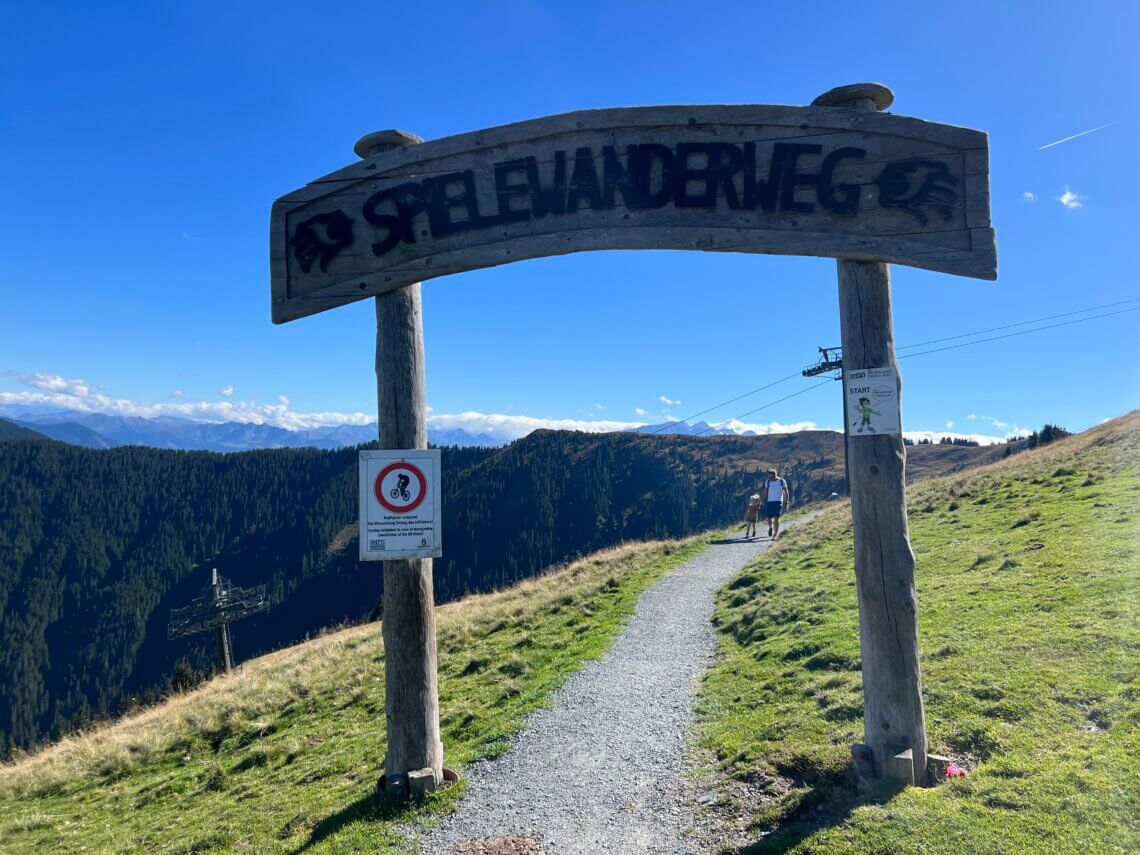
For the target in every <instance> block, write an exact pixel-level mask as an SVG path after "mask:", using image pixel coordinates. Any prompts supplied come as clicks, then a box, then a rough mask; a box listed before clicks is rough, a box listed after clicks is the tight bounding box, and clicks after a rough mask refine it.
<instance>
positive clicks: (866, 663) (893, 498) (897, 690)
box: [812, 83, 927, 784]
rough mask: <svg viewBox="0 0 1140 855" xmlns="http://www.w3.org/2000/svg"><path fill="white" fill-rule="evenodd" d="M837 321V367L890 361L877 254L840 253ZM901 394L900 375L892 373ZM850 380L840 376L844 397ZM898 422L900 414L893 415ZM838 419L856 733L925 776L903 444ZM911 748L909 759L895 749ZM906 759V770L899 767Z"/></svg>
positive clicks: (879, 761)
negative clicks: (844, 476)
mask: <svg viewBox="0 0 1140 855" xmlns="http://www.w3.org/2000/svg"><path fill="white" fill-rule="evenodd" d="M893 100H894V94H893V93H892V92H891V90H890V89H888V88H886V87H885V86H881V85H879V84H876V83H862V84H855V85H852V86H841V87H839V88H838V89H832V90H830V91H829V92H825V93H824V94H823V95H821V96H819V97H818V98H816V99H815V101H813V102H812V104H813V105H814V106H831V107H847V108H851V109H857V110H884V109H886V108H887V107H888V106H890V104H891V102H892V101H893ZM837 265H838V269H839V324H840V330H841V334H842V345H843V368H844V372H847V371H850V370H852V369H858V368H894V369H895V376H896V377H899V375H898V364H897V362H896V360H895V349H894V332H893V329H892V326H891V276H890V268H889V267H888V266H887V265H886V264H884V263H881V262H874V261H838V262H837ZM898 390H899V399H901V393H902V380H901V378H900V379H899V380H898ZM846 395H847V390H846V383H844V398H845V399H846ZM900 423H901V422H900ZM850 429H851V426H850V425H849V424H845V425H844V436H845V439H846V450H847V471H848V474H849V479H850V480H849V485H848V486H849V489H850V492H851V516H852V520H853V523H854V533H855V577H856V580H857V586H858V595H859V646H860V651H861V654H862V660H863V733H864V739H865V740H866V743H867V745H868V746H869V747H870V749H871V752H872V754H873V758H874V763H875V767H876V771H877V772H878V773H879V774H881V775H882V774H885V775H888V776H890V777H896V778H899V779H902V780H905V781H907V782H908V783H909V782H914V783H918V784H925V783H926V782H927V774H926V762H927V761H926V753H927V751H926V749H927V744H926V723H925V715H924V712H923V707H922V679H921V675H920V672H919V652H918V602H917V598H916V596H915V589H914V553H913V552H912V551H911V548H910V538H909V534H908V529H907V516H906V489H905V480H904V475H905V466H906V446H905V444H904V443H903V437H902V434H901V432H900V433H898V434H895V435H887V436H882V435H875V436H855V437H852V436H851V435H850V433H849V431H850ZM907 752H910V756H909V762H908V763H903V762H902V758H903V757H905V755H906V753H907ZM905 765H910V767H911V769H910V773H909V774H902V773H901V770H902V767H903V766H905Z"/></svg>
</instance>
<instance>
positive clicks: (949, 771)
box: [946, 763, 970, 778]
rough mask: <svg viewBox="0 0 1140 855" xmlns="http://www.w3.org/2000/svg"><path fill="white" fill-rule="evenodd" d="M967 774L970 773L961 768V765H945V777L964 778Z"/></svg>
mask: <svg viewBox="0 0 1140 855" xmlns="http://www.w3.org/2000/svg"><path fill="white" fill-rule="evenodd" d="M969 774H970V773H969V772H967V771H966V770H965V769H963V768H962V767H961V766H956V765H954V764H953V763H951V764H950V765H949V766H947V767H946V777H947V778H965V777H966V776H967V775H969Z"/></svg>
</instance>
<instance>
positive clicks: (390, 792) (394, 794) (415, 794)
mask: <svg viewBox="0 0 1140 855" xmlns="http://www.w3.org/2000/svg"><path fill="white" fill-rule="evenodd" d="M458 780H459V775H458V774H457V773H456V772H455V770H453V769H447V768H445V769H444V770H443V777H442V779H441V780H440V782H439V783H436V778H435V774H434V773H433V772H432V769H431V767H430V766H427V767H425V768H423V769H417V770H416V771H415V772H408V773H406V774H402V775H400V774H397V775H381V776H380V780H379V781H377V782H376V794H377V795H378V796H380V797H383V798H386V799H391V800H392V801H395V802H402V801H406V800H407V799H409V798H411V799H416V800H420V799H423V798H425V797H426V796H427V795H428V794H429V793H434V792H435V791H436V790H440V789H443V788H444V787H447V786H450V785H451V784H454V783H455V782H456V781H458Z"/></svg>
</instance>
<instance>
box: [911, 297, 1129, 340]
mask: <svg viewBox="0 0 1140 855" xmlns="http://www.w3.org/2000/svg"><path fill="white" fill-rule="evenodd" d="M1128 303H1140V297H1133V298H1132V299H1131V300H1121V301H1120V302H1118V303H1105V304H1104V305H1103V306H1089V307H1088V308H1087V309H1077V310H1076V311H1073V312H1062V313H1061V314H1059V315H1046V316H1045V317H1043V318H1034V319H1033V320H1031V321H1019V322H1018V323H1016V324H1005V325H1004V326H1000V327H990V328H989V329H988V330H975V331H974V332H968V333H961V334H960V335H949V336H946V337H945V338H932V339H931V340H930V341H920V342H916V343H915V344H904V345H902V346H901V347H899V348H896V349H897V350H910V349H911V348H912V347H924V346H926V345H928V344H939V343H941V342H944V341H954V340H955V339H959V338H970V337H971V336H975V335H982V334H984V333H989V332H998V331H999V330H1008V329H1013V328H1014V327H1024V326H1028V325H1029V324H1039V323H1041V322H1043V321H1055V320H1056V319H1057V318H1069V317H1072V316H1073V315H1083V314H1084V313H1085V312H1096V311H1099V310H1100V309H1112V308H1115V307H1116V306H1125V305H1127V304H1128ZM1129 311H1131V310H1129ZM1098 317H1099V316H1098ZM1042 329H1048V327H1042Z"/></svg>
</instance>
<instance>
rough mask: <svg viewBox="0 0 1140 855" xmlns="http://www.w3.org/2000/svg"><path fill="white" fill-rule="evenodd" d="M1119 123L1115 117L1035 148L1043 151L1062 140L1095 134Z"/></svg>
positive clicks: (1066, 140)
mask: <svg viewBox="0 0 1140 855" xmlns="http://www.w3.org/2000/svg"><path fill="white" fill-rule="evenodd" d="M1119 123H1120V120H1119V119H1117V120H1116V121H1115V122H1109V123H1108V124H1107V125H1101V126H1100V127H1099V128H1090V129H1089V130H1087V131H1081V132H1080V133H1079V134H1073V135H1072V136H1071V137H1065V138H1064V139H1063V140H1057V141H1056V142H1051V143H1046V144H1045V145H1043V146H1041V148H1039V149H1037V150H1038V151H1043V150H1045V149H1047V148H1052V147H1053V146H1055V145H1060V144H1061V143H1063V142H1068V141H1069V140H1075V139H1076V138H1077V137H1083V136H1084V135H1085V134H1095V133H1096V132H1097V131H1103V130H1104V129H1105V128H1111V127H1112V126H1113V125H1116V124H1119Z"/></svg>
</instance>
